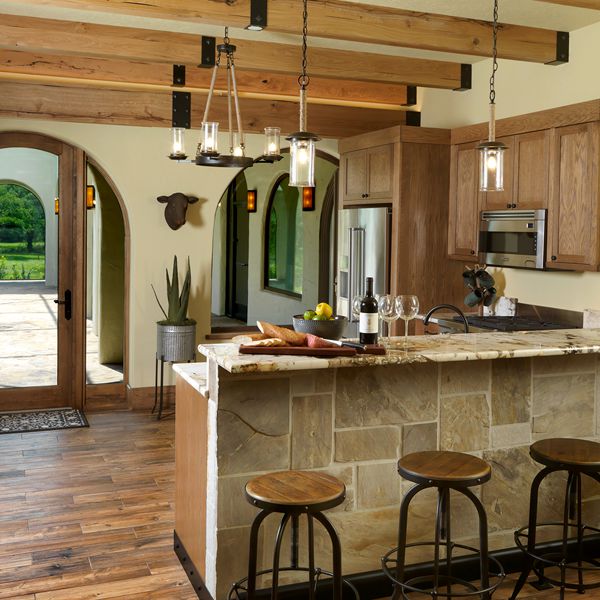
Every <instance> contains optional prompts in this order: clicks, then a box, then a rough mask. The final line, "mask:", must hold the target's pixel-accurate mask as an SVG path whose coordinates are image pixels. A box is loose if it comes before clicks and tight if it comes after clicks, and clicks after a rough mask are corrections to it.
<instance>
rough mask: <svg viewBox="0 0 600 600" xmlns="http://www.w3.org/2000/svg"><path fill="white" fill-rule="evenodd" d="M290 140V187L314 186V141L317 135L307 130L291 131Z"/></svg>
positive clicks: (316, 139)
mask: <svg viewBox="0 0 600 600" xmlns="http://www.w3.org/2000/svg"><path fill="white" fill-rule="evenodd" d="M286 139H287V140H289V141H290V183H289V185H290V186H292V187H302V188H304V187H314V186H315V142H316V141H318V140H319V138H318V136H316V135H313V134H312V133H307V132H298V133H293V134H292V135H291V136H289V137H288V138H286Z"/></svg>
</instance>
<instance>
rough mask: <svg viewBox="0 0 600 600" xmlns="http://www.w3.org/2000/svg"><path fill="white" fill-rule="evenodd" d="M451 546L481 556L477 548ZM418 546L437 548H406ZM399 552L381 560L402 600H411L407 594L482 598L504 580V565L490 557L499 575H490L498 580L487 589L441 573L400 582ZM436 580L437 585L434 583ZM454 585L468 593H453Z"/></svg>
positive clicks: (421, 543)
mask: <svg viewBox="0 0 600 600" xmlns="http://www.w3.org/2000/svg"><path fill="white" fill-rule="evenodd" d="M451 545H452V548H451V551H454V549H455V548H458V549H459V550H467V551H469V552H472V553H473V554H475V555H478V554H479V550H477V548H473V547H472V546H465V545H464V544H457V543H455V542H452V543H451ZM418 546H432V547H434V548H435V542H415V543H413V544H406V545H405V548H415V547H418ZM397 552H398V548H394V549H393V550H390V551H389V552H388V553H387V554H386V555H385V556H384V557H383V558H382V559H381V564H382V567H383V572H384V573H385V574H386V575H387V576H388V577H389V578H390V579H391V580H392V581H393V582H394V584H395V585H396V586H398V587H399V588H400V590H401V594H402V598H405V599H407V600H410V599H409V597H408V596H407V595H406V594H407V593H416V594H425V595H427V596H430V597H431V598H474V597H481V596H482V595H484V594H488V595H491V594H492V592H494V591H495V590H496V588H497V587H498V586H499V585H500V584H501V583H502V580H503V579H504V569H503V568H502V565H501V564H500V562H499V561H498V560H497V559H496V558H494V557H493V556H489V557H488V560H489V562H490V563H491V564H492V565H493V566H494V567H495V568H496V570H497V573H496V572H491V573H489V577H491V578H492V579H496V581H494V583H492V584H491V585H488V586H487V587H486V588H482V587H478V586H476V585H475V584H473V583H472V582H471V581H467V580H466V579H461V578H460V577H454V576H453V575H449V574H447V573H439V572H438V574H437V576H436V574H435V573H432V574H431V575H427V576H420V577H414V578H412V579H407V580H406V581H398V580H396V577H395V576H394V572H393V571H395V570H396V569H397V567H398V564H397V559H395V558H394V556H393V555H394V554H396V553H397ZM394 563H395V565H394ZM436 578H437V584H436V583H434V580H435V579H436ZM421 584H423V585H421ZM453 585H461V586H463V587H465V588H467V589H468V591H464V592H461V591H454V592H453V591H451V588H452V586H453ZM435 588H448V592H444V591H440V590H439V589H435Z"/></svg>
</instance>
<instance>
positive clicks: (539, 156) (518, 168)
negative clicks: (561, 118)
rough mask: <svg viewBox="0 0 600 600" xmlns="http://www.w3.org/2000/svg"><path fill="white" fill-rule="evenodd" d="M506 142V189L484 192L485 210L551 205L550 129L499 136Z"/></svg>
mask: <svg viewBox="0 0 600 600" xmlns="http://www.w3.org/2000/svg"><path fill="white" fill-rule="evenodd" d="M498 141H499V142H503V143H504V144H506V146H507V149H506V151H505V153H504V191H502V192H486V193H483V194H482V196H483V207H484V209H485V210H506V209H507V208H518V209H539V208H546V207H547V206H548V174H549V168H550V131H549V130H545V131H533V132H532V133H523V134H521V135H511V136H507V137H502V138H498Z"/></svg>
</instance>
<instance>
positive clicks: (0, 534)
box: [0, 412, 196, 600]
mask: <svg viewBox="0 0 600 600" xmlns="http://www.w3.org/2000/svg"><path fill="white" fill-rule="evenodd" d="M87 416H88V419H89V421H90V428H89V429H87V428H86V429H69V430H64V431H49V432H37V433H27V434H6V435H0V483H1V485H0V599H5V598H6V599H8V598H10V599H11V600H88V599H90V600H91V599H92V598H93V599H94V600H99V599H104V598H111V599H121V600H124V599H127V600H141V599H144V600H196V595H195V594H194V591H193V589H192V586H191V585H190V584H189V583H188V580H187V577H186V576H185V573H184V571H183V569H182V568H181V566H180V565H179V561H178V560H177V558H176V556H175V554H174V552H173V526H174V477H173V476H174V472H175V465H174V460H175V452H174V421H173V419H167V420H164V421H161V422H160V423H157V422H156V421H155V420H154V419H153V418H152V417H150V416H149V415H148V414H141V413H130V412H114V413H96V414H89V415H87Z"/></svg>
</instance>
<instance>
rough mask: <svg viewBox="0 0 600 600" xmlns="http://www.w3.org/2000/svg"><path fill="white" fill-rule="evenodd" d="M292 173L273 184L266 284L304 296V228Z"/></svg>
mask: <svg viewBox="0 0 600 600" xmlns="http://www.w3.org/2000/svg"><path fill="white" fill-rule="evenodd" d="M289 183H290V178H289V175H284V176H282V177H280V178H279V180H278V181H277V182H276V184H275V186H274V187H273V191H272V192H271V197H270V198H269V204H268V208H267V215H266V220H265V278H264V283H265V287H266V288H267V289H270V290H274V291H277V292H282V293H284V294H288V295H292V296H298V297H301V296H302V274H303V270H304V230H303V220H302V204H301V202H300V194H299V191H298V188H295V187H290V186H289Z"/></svg>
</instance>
